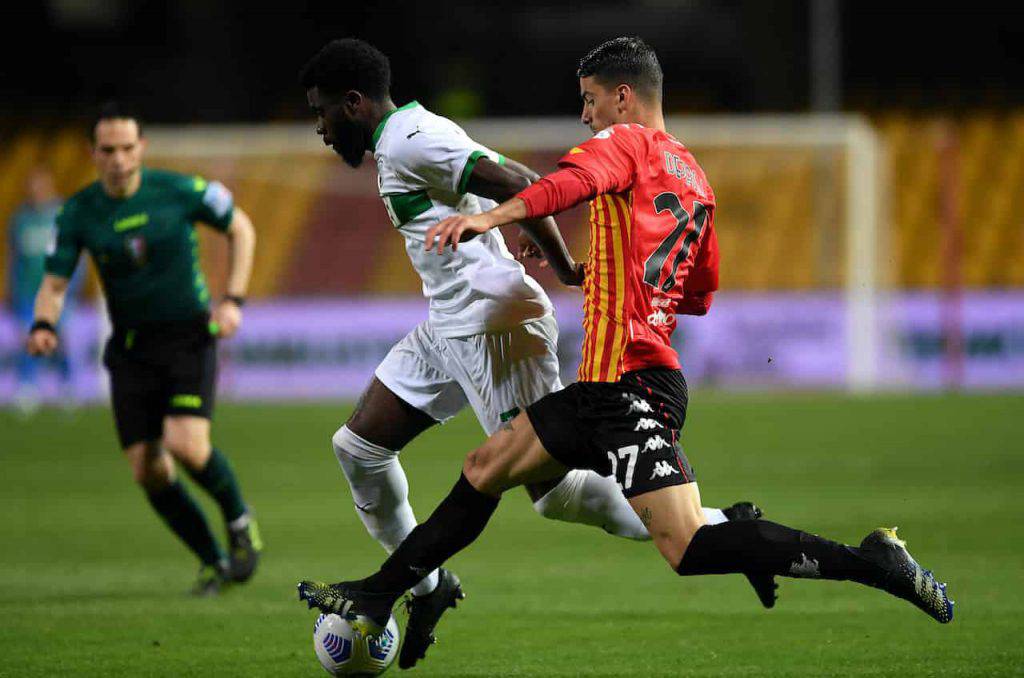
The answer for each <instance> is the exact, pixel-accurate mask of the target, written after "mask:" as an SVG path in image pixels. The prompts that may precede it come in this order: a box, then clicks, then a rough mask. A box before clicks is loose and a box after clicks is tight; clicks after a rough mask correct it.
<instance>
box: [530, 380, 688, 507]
mask: <svg viewBox="0 0 1024 678" xmlns="http://www.w3.org/2000/svg"><path fill="white" fill-rule="evenodd" d="M686 402H687V393H686V381H685V380H684V379H683V375H682V373H680V372H679V370H672V369H660V368H659V369H648V370H637V371H635V372H627V373H625V374H623V375H622V377H621V378H620V379H619V381H618V382H615V383H607V382H585V381H584V382H576V383H575V384H570V385H569V386H567V387H566V388H564V389H562V390H561V391H556V392H554V393H551V394H548V395H546V396H544V397H543V398H541V399H540V400H538V401H537V402H535V403H534V404H533V405H530V406H529V407H527V408H526V414H527V416H529V417H530V423H532V424H533V428H534V430H535V431H536V432H537V437H538V438H539V439H540V442H541V444H542V445H544V449H545V450H547V451H548V454H550V455H551V456H552V457H554V458H555V459H557V460H558V461H560V462H561V463H563V464H565V465H566V466H568V467H570V468H582V469H592V470H594V471H597V472H598V473H600V474H601V475H603V476H609V475H614V476H615V480H616V481H618V483H619V487H620V488H621V489H622V493H623V494H624V495H626V496H627V497H634V496H636V495H639V494H643V493H645V492H651V491H652V490H657V489H661V488H663V487H669V486H671V485H682V484H685V483H689V482H693V480H694V475H693V469H692V468H690V464H689V462H688V461H687V460H686V455H684V454H683V451H682V448H681V447H680V446H679V444H678V440H679V430H680V429H681V428H682V427H683V422H684V421H685V420H686Z"/></svg>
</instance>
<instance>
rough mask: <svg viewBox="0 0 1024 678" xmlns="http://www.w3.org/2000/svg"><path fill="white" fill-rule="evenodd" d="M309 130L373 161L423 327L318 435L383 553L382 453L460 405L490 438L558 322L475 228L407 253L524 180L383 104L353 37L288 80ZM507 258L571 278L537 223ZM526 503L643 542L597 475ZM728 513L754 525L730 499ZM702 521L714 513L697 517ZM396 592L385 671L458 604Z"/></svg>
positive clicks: (535, 386)
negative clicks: (398, 636) (460, 239)
mask: <svg viewBox="0 0 1024 678" xmlns="http://www.w3.org/2000/svg"><path fill="white" fill-rule="evenodd" d="M300 81H301V84H302V86H303V87H304V88H305V89H306V94H307V98H308V102H309V105H310V108H311V109H312V111H313V113H314V114H315V115H316V116H317V129H316V131H317V133H318V134H319V135H320V136H321V137H322V138H323V141H324V143H325V144H326V145H328V146H330V147H332V148H333V149H334V150H335V152H337V153H338V154H339V155H341V156H342V158H343V159H344V160H345V162H346V163H348V164H349V165H351V166H353V167H357V166H359V165H360V164H361V163H362V161H363V159H364V156H365V154H366V153H367V152H368V151H369V152H372V153H373V156H374V160H375V161H376V164H377V172H378V185H379V189H380V195H381V198H382V199H383V201H384V205H385V207H386V208H387V211H388V215H389V216H390V217H391V221H392V224H393V226H394V228H395V229H397V230H398V232H399V233H400V234H401V235H402V237H403V238H405V246H406V252H407V253H408V255H409V259H410V260H411V262H412V264H413V266H414V267H415V269H416V271H417V272H418V273H419V275H420V277H421V278H422V280H423V295H424V296H425V297H427V299H428V300H429V306H430V310H429V316H428V319H427V320H426V321H425V322H423V323H421V324H420V325H419V326H417V327H416V328H415V329H414V330H413V331H412V332H410V333H409V334H408V335H407V336H406V337H405V338H404V339H402V340H401V341H400V342H399V343H398V344H396V345H395V346H394V347H393V348H392V349H391V351H390V352H389V353H388V355H387V356H386V357H385V358H384V360H383V362H382V363H381V364H380V365H379V366H378V367H377V370H376V371H375V374H374V378H373V380H372V381H371V383H370V385H369V386H368V387H367V389H366V391H365V392H364V394H363V396H362V398H361V399H360V401H359V404H358V405H357V406H356V409H355V411H354V412H353V414H352V415H351V417H350V418H349V420H348V421H347V422H346V423H345V425H343V426H342V427H341V428H340V429H338V431H337V432H336V433H335V434H334V437H333V439H332V440H333V444H334V451H335V454H336V455H337V458H338V461H339V462H340V464H341V467H342V469H343V471H344V473H345V476H346V478H347V479H348V482H349V485H350V487H351V490H352V498H353V500H354V502H355V506H356V509H357V514H358V515H359V517H360V519H361V520H362V521H363V524H364V525H365V526H366V528H367V530H368V531H369V532H370V534H371V535H372V536H373V537H374V538H375V539H376V540H377V541H378V542H379V543H380V544H381V545H382V546H383V547H384V548H385V549H386V550H387V551H388V552H389V553H390V552H391V551H393V550H394V549H395V548H397V546H398V545H399V544H400V543H401V542H402V540H403V539H404V538H405V537H406V536H407V535H408V534H409V532H411V531H412V529H413V528H414V527H415V526H416V519H415V517H414V515H413V511H412V507H411V506H410V505H409V501H408V492H409V485H408V481H407V479H406V476H405V472H404V471H403V470H402V466H401V463H400V462H399V459H398V452H399V450H401V449H402V448H403V447H405V445H407V444H408V443H409V442H410V441H411V440H412V439H414V438H415V437H416V436H418V435H419V434H420V433H422V432H423V431H424V430H426V429H427V428H429V427H430V426H433V425H434V424H436V423H439V422H444V421H447V420H448V419H450V418H451V417H453V416H455V414H456V413H458V412H459V411H460V410H461V409H462V408H463V407H465V406H466V405H467V404H468V405H469V406H471V407H472V408H473V411H474V412H475V413H476V416H477V419H478V420H479V421H480V425H481V426H482V427H483V429H484V432H485V433H486V434H487V435H490V434H491V433H493V432H494V431H496V430H497V429H498V428H499V427H501V426H502V424H503V423H504V422H506V421H509V420H511V419H512V418H513V417H515V415H517V414H519V412H520V411H521V410H523V409H525V407H526V406H527V405H530V404H532V403H533V402H535V401H537V400H539V399H540V398H541V397H542V396H544V395H547V394H548V393H551V392H552V391H556V390H559V389H561V388H562V384H561V381H560V379H559V367H558V358H557V352H556V348H557V340H558V326H557V323H556V322H555V318H554V315H553V312H552V307H551V302H550V301H549V300H548V297H547V295H546V294H545V293H544V291H543V289H541V287H540V285H538V284H537V282H536V281H535V280H534V279H533V278H531V277H530V276H529V275H527V274H526V272H525V270H524V269H523V267H522V265H521V264H520V263H519V262H518V261H516V260H515V258H514V257H513V256H512V255H511V253H510V252H509V251H508V249H507V247H506V246H505V242H504V240H503V239H502V236H501V234H500V233H499V232H498V231H497V230H494V231H490V232H488V233H486V234H484V235H482V236H479V237H476V238H474V239H472V240H469V241H467V242H464V243H462V244H460V245H459V248H458V250H457V251H451V250H446V251H445V254H444V255H442V256H438V255H437V254H436V253H434V252H428V251H425V250H424V249H423V243H424V237H425V234H426V232H427V229H428V228H430V227H431V226H433V225H434V224H436V223H437V222H439V221H441V220H442V219H444V218H446V217H448V216H451V215H453V214H455V213H465V214H476V213H479V212H481V211H484V210H487V209H490V208H492V207H493V206H494V205H495V204H496V201H497V202H501V201H504V200H507V199H508V198H510V197H511V196H513V195H515V193H516V192H518V191H519V190H522V189H523V188H525V187H526V186H528V185H529V184H530V183H531V182H532V180H534V179H535V178H537V175H536V174H535V173H533V172H532V171H531V170H529V169H528V168H526V167H524V166H523V165H520V164H518V163H516V162H514V161H512V160H508V159H506V158H504V157H503V156H501V155H500V154H498V153H495V152H494V151H492V150H491V149H488V148H486V147H484V146H482V145H480V144H478V143H476V142H475V141H473V140H472V139H471V138H469V136H467V135H466V133H465V132H464V131H463V130H462V129H461V128H460V127H459V126H458V125H456V124H455V123H453V122H452V121H450V120H448V119H447V118H443V117H440V116H437V115H434V114H433V113H431V112H430V111H428V110H426V109H425V108H424V107H423V106H421V105H419V104H418V103H417V102H415V101H414V102H412V103H409V104H406V105H404V106H402V107H400V108H396V107H395V105H394V104H393V103H392V102H391V97H390V85H391V74H390V66H389V64H388V59H387V57H386V56H385V55H384V54H382V53H381V52H380V51H378V50H377V49H375V48H374V47H372V46H371V45H369V44H367V43H365V42H363V41H360V40H355V39H345V40H335V41H333V42H331V43H328V44H327V45H326V46H325V47H324V48H323V49H322V50H321V51H320V52H319V53H318V54H317V55H316V56H314V57H313V59H311V60H310V61H309V63H308V64H307V65H306V66H305V67H304V68H303V70H302V73H301V74H300ZM522 226H523V229H524V231H525V232H526V233H527V234H528V236H524V237H522V238H521V243H520V254H521V255H525V256H537V257H539V256H541V255H542V254H547V255H548V260H549V261H552V262H554V263H552V267H553V269H554V271H555V273H556V274H557V275H558V277H559V279H560V280H561V281H562V282H563V283H565V284H568V285H579V284H581V282H582V266H581V265H578V264H577V263H576V262H574V261H573V259H572V257H571V256H570V254H569V252H568V249H567V248H566V246H565V243H564V242H563V240H562V238H561V236H560V235H559V232H558V229H557V227H556V226H555V223H554V221H553V220H552V219H550V218H547V219H544V220H538V221H536V222H532V223H526V224H522ZM527 489H528V492H529V494H530V497H531V499H532V501H533V505H534V508H535V509H536V510H537V512H538V513H540V514H541V515H542V516H544V517H546V518H551V519H555V520H563V521H569V522H578V523H583V524H587V525H595V526H599V527H601V528H603V529H604V530H606V531H607V532H609V533H611V534H615V535H618V536H621V537H627V538H633V539H648V538H649V535H648V534H647V530H646V529H645V528H644V526H643V524H642V523H641V522H640V520H639V518H637V516H636V513H635V512H634V511H633V510H632V509H631V508H630V506H629V504H628V503H627V502H626V500H625V499H624V498H623V496H622V493H621V492H620V491H619V489H618V487H617V486H616V484H615V480H614V478H612V477H603V476H600V475H598V474H597V473H595V472H593V471H580V470H573V471H570V472H569V474H567V475H566V476H565V477H563V478H562V479H560V480H559V481H556V482H554V483H547V484H545V485H543V486H532V487H528V488H527ZM730 510H731V511H732V513H730V514H729V515H730V517H733V518H741V517H742V518H746V517H756V516H754V515H753V512H756V511H757V509H756V507H753V506H752V505H750V504H737V505H734V506H733V507H730V509H726V511H730ZM705 511H706V513H707V515H708V518H709V522H722V521H724V520H726V519H727V518H726V514H724V513H723V512H722V511H721V510H719V509H705ZM424 574H425V576H424V579H423V581H421V582H420V583H419V584H418V585H417V586H416V587H414V588H413V589H412V593H413V597H412V599H411V602H410V617H409V623H408V626H407V629H406V634H405V640H404V643H403V645H402V651H401V655H400V657H399V665H400V666H401V667H402V668H408V667H410V666H412V665H414V664H415V663H416V661H417V660H418V659H420V658H421V657H423V656H424V654H425V652H426V649H427V646H428V645H429V644H430V643H432V642H433V629H434V626H435V625H436V623H437V620H438V619H439V618H440V616H441V614H442V613H443V612H444V610H445V609H447V608H449V607H454V606H455V600H456V599H458V598H461V597H462V591H461V587H460V584H459V580H458V578H457V577H455V575H454V574H453V573H451V572H449V571H447V570H444V569H441V570H440V571H434V572H430V573H424Z"/></svg>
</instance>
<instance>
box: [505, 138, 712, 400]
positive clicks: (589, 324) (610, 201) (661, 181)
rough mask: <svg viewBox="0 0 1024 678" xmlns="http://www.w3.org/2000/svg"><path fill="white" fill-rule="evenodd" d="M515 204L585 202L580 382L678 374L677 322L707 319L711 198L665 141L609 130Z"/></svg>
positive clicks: (540, 206) (542, 210) (693, 169)
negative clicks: (645, 372)
mask: <svg viewBox="0 0 1024 678" xmlns="http://www.w3.org/2000/svg"><path fill="white" fill-rule="evenodd" d="M558 164H559V168H560V169H559V170H558V171H557V172H555V173H554V174H551V175H548V176H547V177H545V178H544V179H541V180H540V181H539V182H538V183H537V184H534V185H533V186H532V187H530V188H529V189H526V190H525V191H523V192H522V193H520V194H519V197H521V198H522V199H523V201H524V202H525V203H526V205H527V211H528V213H529V214H530V216H537V215H540V214H551V213H553V212H557V211H561V210H563V209H567V208H568V207H570V206H571V205H572V204H575V203H576V202H580V201H581V199H585V198H591V202H590V259H589V261H588V262H587V264H586V280H585V282H584V293H585V302H584V304H585V305H584V316H583V328H584V333H585V336H584V340H583V354H582V360H581V362H580V367H579V374H578V378H579V380H580V381H617V380H618V379H619V377H620V376H621V375H622V373H623V372H629V371H633V370H639V369H645V368H650V367H668V368H676V369H677V368H678V367H679V357H678V355H677V354H676V352H675V350H674V349H673V348H672V345H671V335H672V331H673V330H674V329H675V326H676V318H675V316H676V314H677V313H690V314H696V315H700V314H703V313H705V312H707V309H708V307H709V305H710V302H711V298H712V295H713V293H714V291H715V290H716V289H718V242H717V238H716V236H715V232H714V226H713V220H714V213H715V196H714V192H713V191H712V190H711V186H710V185H709V184H708V181H707V178H706V177H705V175H704V171H703V170H702V169H701V168H700V166H699V165H698V164H697V161H696V160H694V158H693V155H692V154H691V153H690V152H689V151H688V150H687V149H686V147H685V146H684V145H683V144H682V143H680V142H679V141H677V140H676V139H675V138H674V137H672V136H671V135H670V134H668V133H666V132H663V131H660V130H655V129H649V128H645V127H643V126H642V125H636V124H626V125H614V126H612V127H609V128H608V129H606V130H604V131H602V132H600V133H598V134H597V135H596V136H594V137H593V138H592V139H590V140H589V141H587V142H586V143H584V144H581V145H580V146H577V147H575V148H573V149H572V150H571V151H569V153H568V154H566V155H565V156H564V157H563V158H562V159H561V160H560V161H559V163H558Z"/></svg>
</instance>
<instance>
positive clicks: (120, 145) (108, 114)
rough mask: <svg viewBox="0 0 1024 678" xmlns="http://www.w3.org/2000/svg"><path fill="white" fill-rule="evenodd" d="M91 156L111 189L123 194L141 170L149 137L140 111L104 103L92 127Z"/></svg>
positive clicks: (107, 186)
mask: <svg viewBox="0 0 1024 678" xmlns="http://www.w3.org/2000/svg"><path fill="white" fill-rule="evenodd" d="M90 130H91V132H90V134H91V136H92V159H93V161H94V162H95V163H96V168H97V169H98V170H99V173H100V181H101V182H102V183H103V186H104V187H105V188H106V189H107V191H108V192H110V193H112V194H114V195H121V194H123V193H124V192H125V191H126V190H127V189H128V188H129V187H130V186H132V185H134V184H135V182H136V180H137V178H138V176H139V172H141V171H142V154H143V152H144V151H145V150H146V139H145V138H144V137H143V136H142V122H141V119H140V118H139V116H138V114H137V113H135V112H134V111H132V110H130V109H128V108H126V107H124V106H123V105H121V104H118V103H114V102H109V103H106V104H104V105H103V106H102V107H101V108H100V110H99V112H98V113H97V114H96V117H95V118H93V123H92V127H91V128H90Z"/></svg>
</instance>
